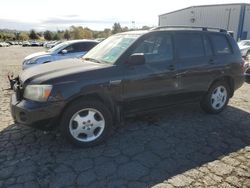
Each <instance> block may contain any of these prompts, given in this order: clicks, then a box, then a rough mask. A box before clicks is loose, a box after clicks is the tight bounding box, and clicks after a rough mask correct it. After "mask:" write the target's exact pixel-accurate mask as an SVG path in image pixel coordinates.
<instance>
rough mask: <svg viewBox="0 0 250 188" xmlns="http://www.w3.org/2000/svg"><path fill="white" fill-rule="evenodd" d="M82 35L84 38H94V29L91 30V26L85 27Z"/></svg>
mask: <svg viewBox="0 0 250 188" xmlns="http://www.w3.org/2000/svg"><path fill="white" fill-rule="evenodd" d="M82 37H83V38H84V39H91V38H93V32H92V30H90V29H89V28H87V27H85V28H84V29H83V33H82Z"/></svg>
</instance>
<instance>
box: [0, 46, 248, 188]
mask: <svg viewBox="0 0 250 188" xmlns="http://www.w3.org/2000/svg"><path fill="white" fill-rule="evenodd" d="M40 50H42V48H23V47H9V48H0V76H1V80H0V89H1V93H0V104H1V105H0V120H1V124H0V187H32V188H35V187H42V188H43V187H53V188H54V187H119V188H121V187H135V188H140V187H143V188H144V187H157V188H160V187H164V188H165V187H166V188H171V187H222V188H223V187H228V188H230V187H240V188H247V187H250V114H249V113H250V95H249V91H250V85H248V84H244V85H243V86H242V87H241V88H240V89H239V90H238V91H237V92H236V93H235V96H234V97H233V98H232V99H231V101H230V104H229V106H228V108H227V109H226V110H225V111H224V112H222V113H221V114H220V115H208V114H205V113H204V112H202V111H201V110H200V108H199V105H197V104H195V105H194V104H192V105H180V106H176V107H170V108H168V109H166V110H164V111H162V112H159V113H157V114H151V115H145V116H142V117H137V118H133V119H128V120H127V122H126V123H125V125H123V126H122V127H120V128H119V129H118V130H117V131H116V132H115V133H114V135H113V136H112V138H110V139H109V140H108V141H107V142H106V143H105V144H103V145H100V146H97V147H94V148H88V149H80V148H75V147H73V146H72V145H70V144H68V143H67V142H66V141H65V140H64V139H63V138H61V136H60V135H58V134H56V133H53V132H52V133H44V132H42V131H38V130H34V129H31V128H28V127H24V126H20V125H17V124H14V123H13V121H12V118H11V115H10V109H9V98H10V94H11V91H9V90H4V89H6V88H7V87H8V81H7V79H6V74H7V73H8V72H14V73H18V71H20V64H21V62H22V59H23V58H24V57H25V56H26V55H28V54H30V53H32V52H36V51H40Z"/></svg>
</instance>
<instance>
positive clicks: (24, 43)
mask: <svg viewBox="0 0 250 188" xmlns="http://www.w3.org/2000/svg"><path fill="white" fill-rule="evenodd" d="M22 46H23V47H26V46H31V44H30V42H29V41H23V44H22Z"/></svg>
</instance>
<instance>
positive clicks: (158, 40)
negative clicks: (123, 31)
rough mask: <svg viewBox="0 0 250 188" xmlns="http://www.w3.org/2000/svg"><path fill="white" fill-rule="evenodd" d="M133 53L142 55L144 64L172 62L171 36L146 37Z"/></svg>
mask: <svg viewBox="0 0 250 188" xmlns="http://www.w3.org/2000/svg"><path fill="white" fill-rule="evenodd" d="M133 53H143V54H144V56H145V60H146V63H156V62H165V61H169V60H172V59H173V46H172V38H171V35H169V34H164V35H163V34H161V35H159V34H158V35H151V36H148V37H147V38H145V39H144V40H142V41H141V42H140V43H139V44H138V45H137V47H136V49H135V50H134V52H133Z"/></svg>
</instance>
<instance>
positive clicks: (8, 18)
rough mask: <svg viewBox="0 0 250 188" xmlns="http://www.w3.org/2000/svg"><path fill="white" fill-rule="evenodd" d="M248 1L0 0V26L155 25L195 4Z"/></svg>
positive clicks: (97, 27)
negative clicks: (160, 17)
mask: <svg viewBox="0 0 250 188" xmlns="http://www.w3.org/2000/svg"><path fill="white" fill-rule="evenodd" d="M223 3H250V0H245V1H239V0H220V1H219V0H170V1H168V0H148V1H147V0H141V1H139V0H137V1H136V0H123V1H121V0H99V1H98V0H88V1H87V0H0V29H4V28H7V29H17V30H30V29H35V30H38V31H44V30H47V29H49V30H58V29H59V30H63V29H66V28H68V27H70V26H71V25H75V26H83V27H88V28H90V29H93V30H103V29H104V28H112V26H113V24H114V22H119V23H120V24H121V26H122V27H124V26H127V27H129V28H139V27H141V26H144V25H147V26H150V27H152V26H157V25H158V16H159V15H160V14H164V13H167V12H171V11H175V10H178V9H181V8H186V7H189V6H195V5H208V4H223Z"/></svg>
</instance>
